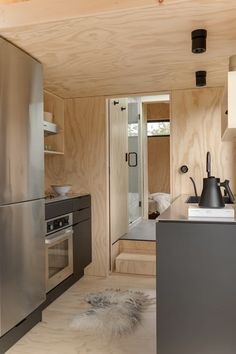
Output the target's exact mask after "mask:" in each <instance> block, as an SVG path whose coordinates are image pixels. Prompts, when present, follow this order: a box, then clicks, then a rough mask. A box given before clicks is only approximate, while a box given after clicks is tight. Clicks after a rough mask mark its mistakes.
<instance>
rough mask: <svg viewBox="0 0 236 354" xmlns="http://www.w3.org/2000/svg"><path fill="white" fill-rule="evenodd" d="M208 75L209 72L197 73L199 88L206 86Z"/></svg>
mask: <svg viewBox="0 0 236 354" xmlns="http://www.w3.org/2000/svg"><path fill="white" fill-rule="evenodd" d="M206 75H207V72H206V71H204V70H201V71H196V72H195V76H196V86H198V87H201V86H206Z"/></svg>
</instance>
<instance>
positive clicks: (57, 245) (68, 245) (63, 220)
mask: <svg viewBox="0 0 236 354" xmlns="http://www.w3.org/2000/svg"><path fill="white" fill-rule="evenodd" d="M72 223H73V219H72V214H66V215H62V216H58V217H56V218H54V219H50V220H47V221H46V228H47V233H46V237H45V248H46V291H47V292H48V291H50V290H52V289H53V288H54V287H55V286H57V285H58V284H60V283H61V282H62V281H63V280H64V279H66V278H67V277H69V276H70V275H71V274H73V228H72Z"/></svg>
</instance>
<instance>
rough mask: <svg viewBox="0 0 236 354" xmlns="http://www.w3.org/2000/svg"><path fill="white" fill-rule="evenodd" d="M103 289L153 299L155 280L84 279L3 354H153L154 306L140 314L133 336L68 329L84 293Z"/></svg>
mask: <svg viewBox="0 0 236 354" xmlns="http://www.w3.org/2000/svg"><path fill="white" fill-rule="evenodd" d="M107 288H115V289H117V288H120V289H135V290H137V289H139V290H143V291H145V293H148V294H150V295H151V296H152V297H155V296H156V291H155V277H144V276H135V275H134V276H127V275H115V274H114V275H111V276H109V277H108V278H98V277H88V276H87V277H84V278H82V279H81V280H80V281H79V282H77V283H76V284H75V285H73V286H72V287H71V288H70V289H69V290H68V291H66V292H65V293H64V294H63V295H62V296H61V297H60V298H58V299H57V300H56V301H55V302H54V303H52V304H51V305H50V306H49V307H48V308H47V309H46V310H44V312H43V321H42V322H41V323H39V324H38V325H37V326H35V327H34V328H33V329H32V330H31V331H30V332H28V333H27V334H26V335H25V336H24V337H23V338H22V339H21V340H20V341H19V342H18V343H16V344H15V345H14V346H13V347H12V348H11V349H10V350H9V351H7V354H144V353H148V354H156V310H155V305H151V306H149V308H148V309H147V310H146V311H145V312H144V313H143V322H142V325H140V326H139V327H138V328H137V329H136V330H135V331H134V333H132V334H130V335H127V336H123V337H121V338H113V339H111V338H105V337H102V336H101V335H98V334H93V335H91V334H88V333H86V332H83V333H81V332H78V331H74V330H71V329H70V328H69V325H70V322H71V320H72V318H73V316H74V315H75V314H76V313H77V312H78V311H79V310H81V309H82V308H83V307H84V302H83V301H82V299H83V296H84V294H85V293H88V292H96V291H101V290H104V289H107Z"/></svg>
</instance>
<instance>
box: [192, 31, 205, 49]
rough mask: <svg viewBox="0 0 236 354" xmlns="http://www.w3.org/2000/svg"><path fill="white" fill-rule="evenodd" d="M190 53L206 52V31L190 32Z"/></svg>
mask: <svg viewBox="0 0 236 354" xmlns="http://www.w3.org/2000/svg"><path fill="white" fill-rule="evenodd" d="M191 37H192V52H193V53H194V54H201V53H204V52H205V51H206V38H207V30H205V29H197V30H194V31H192V33H191Z"/></svg>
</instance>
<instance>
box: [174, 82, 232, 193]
mask: <svg viewBox="0 0 236 354" xmlns="http://www.w3.org/2000/svg"><path fill="white" fill-rule="evenodd" d="M221 96H222V89H221V88H204V89H193V90H179V91H173V92H172V114H171V129H172V130H171V140H172V141H171V163H172V169H171V170H172V171H171V181H172V183H171V190H172V196H173V198H175V197H176V196H178V195H180V194H182V193H191V194H193V186H192V184H191V182H190V180H189V177H190V176H192V177H193V178H194V179H195V181H196V184H197V189H198V193H200V192H201V190H202V178H203V177H205V176H206V173H205V160H206V153H207V151H210V152H211V154H212V173H213V175H215V176H217V177H220V178H221V179H222V180H224V179H226V178H227V179H229V180H230V184H231V186H232V189H233V191H234V193H235V192H236V150H235V148H236V146H235V144H234V143H228V142H221V117H220V114H221V113H220V112H221V109H220V108H221V107H220V100H221ZM181 165H187V166H188V167H189V172H188V173H187V174H181V173H180V171H179V168H180V166H181Z"/></svg>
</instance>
